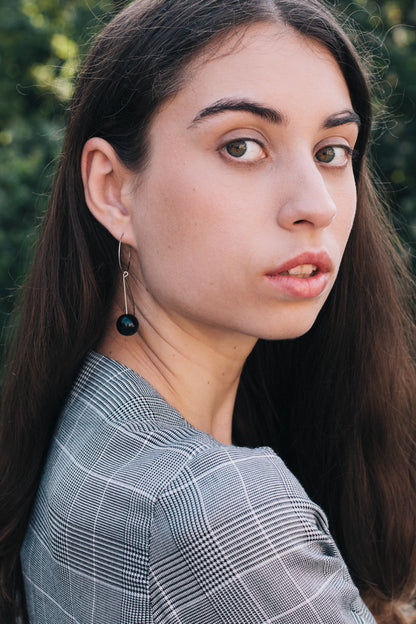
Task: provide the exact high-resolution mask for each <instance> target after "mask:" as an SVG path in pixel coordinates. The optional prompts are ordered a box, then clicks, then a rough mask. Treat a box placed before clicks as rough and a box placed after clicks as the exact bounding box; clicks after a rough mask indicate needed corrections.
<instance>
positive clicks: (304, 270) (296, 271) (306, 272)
mask: <svg viewBox="0 0 416 624" xmlns="http://www.w3.org/2000/svg"><path fill="white" fill-rule="evenodd" d="M317 270H318V267H317V266H315V265H314V264H299V265H298V266H295V267H293V269H290V271H283V272H282V275H294V276H295V277H310V276H311V275H313V274H314V273H316V271H317Z"/></svg>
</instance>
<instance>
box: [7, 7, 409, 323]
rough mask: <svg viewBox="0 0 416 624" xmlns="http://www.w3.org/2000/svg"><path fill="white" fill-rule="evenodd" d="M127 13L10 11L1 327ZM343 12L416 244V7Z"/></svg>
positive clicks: (385, 164)
mask: <svg viewBox="0 0 416 624" xmlns="http://www.w3.org/2000/svg"><path fill="white" fill-rule="evenodd" d="M123 4H125V2H124V1H123V0H113V2H111V1H110V0H94V2H92V0H14V2H4V3H2V4H1V5H0V64H1V69H2V72H1V73H2V81H1V83H0V248H1V250H2V253H1V256H0V325H3V324H4V321H5V315H6V313H7V312H8V311H9V310H10V308H11V302H12V300H13V298H14V293H15V289H16V285H17V284H18V283H19V282H20V281H21V279H22V276H23V274H24V271H25V269H26V268H27V265H28V263H29V261H30V258H31V254H32V248H33V244H34V241H35V238H36V228H35V225H36V221H37V219H38V217H39V215H41V214H42V213H43V211H44V209H45V206H46V198H47V194H48V192H49V189H50V185H51V181H52V176H53V171H54V163H55V160H56V156H57V154H58V153H59V149H60V146H61V141H62V138H63V128H64V111H65V107H66V105H67V104H68V101H69V98H70V96H71V93H72V88H73V79H74V76H75V74H76V71H77V68H78V66H79V63H80V59H82V56H83V54H84V52H85V50H86V48H87V44H88V41H89V40H90V38H91V36H92V35H93V34H94V32H95V31H96V30H98V29H100V28H101V27H102V25H103V23H104V22H106V21H107V20H108V19H109V17H110V15H111V14H112V13H113V12H115V11H118V10H120V9H121V8H122V6H123ZM337 5H338V7H339V8H340V9H341V11H342V12H343V13H344V14H345V15H348V16H351V17H352V19H353V20H355V21H356V22H357V23H358V24H360V25H361V27H362V28H363V29H365V31H366V32H369V33H371V35H370V48H371V49H372V50H373V53H374V54H373V55H374V64H375V67H376V70H377V76H378V87H379V88H378V90H379V94H380V96H381V99H382V100H383V102H384V103H385V102H386V101H387V109H388V111H389V116H387V117H386V115H380V117H379V120H378V123H377V125H376V145H375V160H376V161H377V163H378V164H379V166H380V169H381V170H382V171H383V178H384V179H385V180H387V181H389V183H390V187H391V189H390V193H391V194H392V193H393V192H394V197H395V198H396V206H397V207H396V212H397V213H400V214H402V215H403V219H402V221H403V223H408V224H410V225H411V228H407V229H406V227H405V226H403V228H402V234H404V235H405V236H407V238H408V240H411V239H412V238H413V239H416V124H415V115H416V104H415V103H416V30H415V26H416V3H415V2H414V0H391V1H390V0H389V1H378V2H376V1H375V0H356V1H355V2H350V1H348V0H338V2H337ZM375 38H378V39H375ZM378 41H381V43H378ZM390 187H389V188H390ZM410 229H412V231H410Z"/></svg>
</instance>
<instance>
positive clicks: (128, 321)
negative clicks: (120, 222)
mask: <svg viewBox="0 0 416 624" xmlns="http://www.w3.org/2000/svg"><path fill="white" fill-rule="evenodd" d="M122 238H123V234H122V235H121V237H120V240H119V242H118V266H119V267H120V271H121V273H122V275H123V291H124V309H125V311H126V312H125V314H122V315H121V316H119V317H118V319H117V329H118V331H119V332H120V334H121V335H122V336H132V335H133V334H135V333H136V332H137V330H138V328H139V321H138V320H137V318H136V317H135V316H134V314H129V313H128V311H127V288H126V280H127V278H128V276H129V268H130V246H129V245H128V249H129V259H128V262H127V267H126V268H125V269H123V266H122V264H121V239H122Z"/></svg>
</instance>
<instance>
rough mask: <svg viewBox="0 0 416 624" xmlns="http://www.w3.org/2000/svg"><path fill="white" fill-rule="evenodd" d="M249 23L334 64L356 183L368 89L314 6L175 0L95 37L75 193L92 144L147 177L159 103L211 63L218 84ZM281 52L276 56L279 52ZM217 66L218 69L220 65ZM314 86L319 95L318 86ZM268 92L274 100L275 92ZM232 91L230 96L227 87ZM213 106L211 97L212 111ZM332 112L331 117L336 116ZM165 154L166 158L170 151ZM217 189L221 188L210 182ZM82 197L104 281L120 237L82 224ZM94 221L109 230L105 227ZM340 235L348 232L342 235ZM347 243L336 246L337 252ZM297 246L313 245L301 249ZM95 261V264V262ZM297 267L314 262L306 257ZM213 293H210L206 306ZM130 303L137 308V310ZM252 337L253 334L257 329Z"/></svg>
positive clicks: (132, 8)
mask: <svg viewBox="0 0 416 624" xmlns="http://www.w3.org/2000/svg"><path fill="white" fill-rule="evenodd" d="M255 24H257V29H259V28H263V29H265V28H266V30H267V27H266V25H267V24H269V27H268V28H269V29H271V28H272V26H273V28H274V31H275V32H276V37H278V34H277V33H278V32H280V31H281V32H282V33H283V32H285V31H286V32H291V33H292V34H293V37H292V39H293V38H295V39H296V37H298V40H299V48H302V46H303V44H302V41H303V43H304V42H305V41H310V45H311V46H315V47H316V46H321V48H322V49H323V50H325V51H326V54H327V55H328V57H331V58H332V59H333V62H334V66H335V65H336V66H337V71H338V73H339V74H340V76H343V77H344V80H345V81H346V83H347V90H348V91H349V101H348V102H346V105H345V107H344V108H345V110H346V109H348V110H351V111H355V113H356V114H357V117H358V118H359V119H360V124H361V127H360V132H359V137H358V141H357V146H356V147H357V153H358V157H357V158H356V159H354V162H353V167H354V173H355V177H356V178H357V179H358V177H359V171H360V168H361V162H362V158H363V154H364V152H365V144H366V140H367V135H368V128H369V119H370V113H369V102H368V91H367V89H366V86H365V80H364V78H363V75H362V73H361V70H360V69H359V66H358V63H357V60H356V57H355V54H354V52H353V51H352V48H351V46H350V44H349V42H348V40H347V38H346V37H345V35H344V34H343V33H342V31H341V30H340V29H339V27H338V26H337V25H336V23H335V21H334V19H333V18H332V16H331V15H330V14H329V13H328V12H327V11H326V10H325V9H323V7H322V5H321V4H320V3H317V2H306V1H305V2H299V1H289V2H288V1H282V2H280V1H276V2H271V1H259V0H257V1H254V0H245V1H239V2H232V1H231V2H206V1H204V2H199V1H183V0H181V1H180V2H140V3H139V2H133V3H132V4H130V5H129V6H128V8H127V9H126V10H125V11H124V12H122V13H121V14H120V15H119V16H118V17H117V18H116V19H115V20H114V21H113V22H112V23H111V24H110V25H109V26H108V27H107V29H105V31H104V32H103V34H102V35H101V36H100V38H99V40H98V42H97V44H96V46H95V48H94V50H93V52H92V54H91V56H90V59H89V61H88V62H87V65H86V68H85V70H84V72H83V74H82V76H81V78H80V81H79V85H78V90H77V95H76V97H75V103H74V108H73V115H72V121H71V123H70V124H69V130H68V138H67V144H66V148H65V150H64V151H65V152H66V153H67V159H69V162H68V160H67V162H66V167H67V171H68V169H69V170H70V171H71V170H72V172H73V175H74V176H75V178H74V179H73V182H74V186H75V187H76V188H79V189H80V187H81V183H80V175H79V160H80V150H81V149H82V147H83V144H84V143H85V141H87V140H88V139H89V138H90V137H92V136H95V137H100V138H102V139H105V140H106V141H108V143H109V144H110V145H111V146H112V147H113V148H114V150H115V152H116V153H117V155H118V157H119V159H120V160H121V162H122V163H123V164H124V165H125V166H127V167H128V168H130V169H131V170H132V171H134V172H135V173H137V172H138V171H143V170H146V167H147V165H149V160H150V156H151V154H150V151H149V149H150V141H149V129H150V128H151V127H152V121H153V120H155V124H154V126H155V127H156V129H157V128H158V123H159V121H160V117H159V116H158V112H159V111H160V110H161V109H162V108H163V103H164V102H169V101H171V100H172V98H173V96H175V94H178V92H179V93H181V92H183V91H184V90H186V87H187V83H188V82H189V81H190V80H191V77H192V76H191V74H192V72H191V70H192V68H193V70H194V71H193V74H194V75H195V73H197V71H198V70H197V69H195V68H196V67H199V68H200V69H201V70H202V71H204V69H205V68H206V67H207V65H208V64H209V60H210V59H211V60H212V59H217V66H218V67H217V69H216V71H217V73H218V79H220V74H221V61H222V59H221V58H220V57H221V55H222V57H223V59H224V56H233V54H235V53H236V52H237V51H238V49H239V48H242V47H244V45H245V42H246V40H248V35H247V33H248V32H249V31H250V32H251V31H253V29H254V28H255ZM295 47H296V46H295ZM281 49H283V51H284V44H283V45H282V46H281ZM312 56H313V55H312ZM310 58H312V57H310ZM310 58H308V55H307V53H305V54H304V56H303V62H304V64H305V67H302V68H301V69H302V70H303V71H304V73H305V75H307V70H306V66H307V65H308V64H309V60H310ZM222 62H224V63H225V62H226V61H225V59H224V60H223V61H222ZM243 62H244V60H243ZM283 62H284V61H283ZM264 66H265V67H267V68H268V69H269V75H268V77H267V79H268V80H269V81H271V82H272V81H273V75H272V73H271V72H272V67H271V65H270V63H267V62H265V63H264ZM295 71H297V70H295ZM279 79H280V80H282V79H283V80H285V78H282V76H280V77H277V80H276V86H277V82H278V80H279ZM331 79H332V78H331V77H330V76H325V75H322V78H321V83H322V81H323V82H324V83H326V86H327V87H328V84H329V81H330V80H331ZM318 80H319V78H318ZM298 85H299V87H298V88H299V89H300V91H302V84H301V81H298ZM320 86H321V85H319V87H320ZM323 86H324V85H323V84H322V87H323ZM316 87H317V89H316V92H318V91H319V89H318V85H316ZM276 91H277V92H278V88H276ZM328 91H330V89H328ZM233 93H234V94H235V93H237V91H236V89H235V85H234V86H233ZM299 96H300V98H302V97H303V98H307V97H309V94H307V93H306V89H305V93H300V94H299ZM217 99H218V98H217ZM220 99H221V98H220ZM295 99H296V97H295ZM347 99H348V95H347ZM214 100H215V98H213V99H212V102H211V103H213V102H214ZM339 110H341V109H339ZM333 112H334V113H335V112H336V111H335V109H334V111H333ZM71 137H72V138H71ZM75 137H76V140H75ZM350 143H351V141H350ZM170 147H171V149H172V150H173V146H172V145H171V146H170ZM176 156H177V155H176V154H175V157H176ZM84 177H85V176H84ZM84 181H85V180H84ZM201 181H202V180H201ZM218 184H221V182H220V181H218ZM69 193H70V191H69ZM81 197H82V190H80V192H79V193H77V199H76V202H75V206H74V210H75V211H76V213H77V217H78V216H79V219H80V221H81V223H82V222H84V223H85V224H86V227H85V226H81V228H82V229H84V230H85V229H87V230H91V229H92V230H93V231H94V237H95V236H97V235H98V238H102V237H104V238H105V243H104V244H103V245H100V247H101V249H102V248H103V247H106V249H107V250H111V253H112V254H113V256H112V258H111V260H110V258H109V257H108V258H109V262H111V269H110V267H109V269H108V272H107V277H108V274H111V273H112V275H113V276H114V274H115V271H116V270H117V264H116V263H115V262H114V257H115V245H116V239H117V238H119V235H120V233H121V232H119V233H118V234H117V233H116V232H115V231H113V232H112V233H113V236H114V238H113V239H111V238H109V237H108V235H107V234H106V233H103V232H102V230H100V228H99V226H98V225H97V224H96V223H95V222H94V221H92V220H91V219H90V217H89V215H88V212H87V210H86V207H85V204H84V201H83V200H80V198H81ZM224 201H226V198H225V197H224ZM96 216H97V215H96ZM260 217H261V216H260ZM299 219H301V217H299ZM99 220H101V219H99ZM101 221H102V220H101ZM102 222H103V223H104V225H105V226H106V227H107V224H106V223H105V221H102ZM349 225H351V224H349ZM110 229H111V228H110ZM347 229H348V231H349V228H347ZM345 240H346V239H345ZM345 240H344V241H343V244H342V246H341V247H342V250H343V246H344V244H345ZM124 241H125V242H131V241H130V239H129V237H128V236H125V237H124ZM90 247H91V250H90V253H91V254H94V245H93V242H90ZM305 247H308V248H310V247H311V246H310V245H305V244H304V248H305ZM313 247H314V248H320V247H321V245H320V244H319V242H318V243H317V244H315V245H313ZM142 248H143V246H142ZM298 251H299V248H298V247H296V246H291V248H289V249H287V252H286V254H282V255H280V256H276V258H275V260H273V259H272V258H271V257H270V258H266V259H265V262H266V265H267V266H265V267H264V268H265V269H266V268H270V269H275V268H276V267H279V266H280V264H281V263H282V261H283V260H284V261H286V260H288V259H290V258H292V257H293V256H295V255H298V254H297V253H294V252H298ZM301 251H303V249H302V250H301ZM292 252H293V253H292ZM341 255H342V251H341ZM226 261H227V259H226V258H225V262H226ZM93 262H95V263H96V262H97V260H93ZM304 264H309V265H314V264H315V263H314V262H313V261H312V260H310V259H308V262H306V261H305V263H304ZM324 264H325V262H324ZM337 268H338V266H337V267H336V269H337ZM215 294H216V293H214V292H213V297H214V298H215ZM326 294H327V293H326ZM136 303H138V304H139V307H140V302H136ZM318 304H319V305H318V306H317V309H316V313H317V312H318V311H319V307H320V306H321V305H322V300H321V301H320V302H319V301H318ZM220 305H221V304H220ZM315 316H316V314H315ZM309 327H310V323H309V324H308V323H306V324H305V323H303V324H301V326H300V327H299V330H298V331H297V332H296V331H295V330H293V329H292V330H291V331H290V332H289V333H286V335H285V330H284V329H283V331H282V335H277V334H273V332H271V333H270V334H267V332H265V333H264V335H263V337H267V336H268V335H269V337H285V336H286V337H289V336H293V335H297V334H300V333H303V331H306V330H307V329H308V328H309ZM256 335H261V333H260V332H259V331H257V332H256Z"/></svg>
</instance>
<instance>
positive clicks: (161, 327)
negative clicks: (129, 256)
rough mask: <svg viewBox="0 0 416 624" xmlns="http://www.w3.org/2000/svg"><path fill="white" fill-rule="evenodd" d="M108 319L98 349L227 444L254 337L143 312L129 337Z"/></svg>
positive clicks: (200, 426)
mask: <svg viewBox="0 0 416 624" xmlns="http://www.w3.org/2000/svg"><path fill="white" fill-rule="evenodd" d="M118 315H119V311H118V310H117V311H115V314H114V315H112V318H111V322H110V323H109V326H108V329H107V331H106V333H105V335H104V338H103V340H102V341H101V343H100V345H99V347H98V350H99V351H100V352H101V353H103V354H104V355H107V356H109V357H112V358H113V359H116V360H118V361H119V362H121V363H122V364H124V365H125V366H128V367H129V368H131V369H132V370H134V371H136V372H137V373H138V374H139V375H141V376H142V377H144V378H145V379H146V380H147V381H148V382H149V383H150V384H151V385H152V386H153V387H154V388H155V389H156V390H157V391H158V392H159V394H160V395H161V396H163V398H164V399H165V400H166V401H167V402H168V403H169V404H170V405H172V406H173V407H175V408H176V409H177V410H178V411H179V412H180V414H181V415H182V416H183V417H184V418H185V419H186V420H187V421H188V422H189V423H190V424H191V425H193V426H194V427H195V428H197V429H199V430H201V431H205V432H207V433H209V434H210V435H212V436H213V437H214V438H215V439H217V440H218V441H219V442H222V443H224V444H231V431H232V416H233V409H234V402H235V397H236V393H237V388H238V383H239V380H240V375H241V371H242V368H243V365H244V362H245V360H246V358H247V356H248V354H249V353H250V351H251V350H252V348H253V347H254V344H255V342H256V339H255V338H253V337H250V336H242V335H240V334H236V333H232V332H225V331H224V330H218V329H216V328H212V327H198V326H196V325H195V324H191V323H187V322H186V321H184V319H183V318H182V319H181V320H180V322H179V321H178V319H174V318H172V317H169V318H167V317H166V316H165V315H163V314H160V313H159V315H158V318H157V319H155V318H154V317H152V322H150V321H149V319H148V318H146V317H145V316H143V315H141V316H140V319H139V322H140V329H139V332H138V333H137V334H134V335H133V336H130V337H125V336H121V335H120V334H118V332H117V330H116V327H115V320H116V318H117V316H118Z"/></svg>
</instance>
